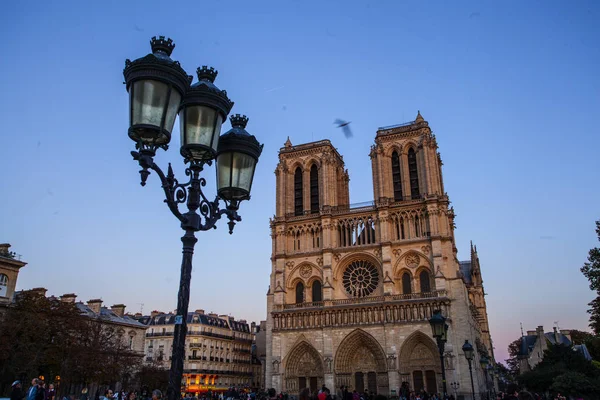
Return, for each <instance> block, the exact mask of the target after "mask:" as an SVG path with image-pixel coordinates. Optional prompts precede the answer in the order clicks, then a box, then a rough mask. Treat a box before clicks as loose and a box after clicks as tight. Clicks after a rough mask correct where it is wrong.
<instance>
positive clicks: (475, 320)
mask: <svg viewBox="0 0 600 400" xmlns="http://www.w3.org/2000/svg"><path fill="white" fill-rule="evenodd" d="M437 149H438V146H437V143H436V138H435V136H434V135H433V134H432V133H431V129H430V128H429V124H428V123H427V122H426V121H425V120H424V119H423V117H422V116H421V115H420V113H419V114H418V115H417V118H416V119H415V121H412V122H410V123H406V124H402V125H396V126H392V127H386V128H380V129H379V130H378V131H377V134H376V136H375V144H374V145H373V146H372V147H371V151H370V154H369V155H370V157H371V164H372V173H373V199H374V200H373V201H372V202H369V203H366V204H365V203H363V204H356V205H355V204H351V203H350V198H349V190H348V182H349V175H348V171H347V170H346V169H345V167H344V161H343V157H342V156H341V155H340V154H339V153H338V151H337V150H336V149H335V148H334V147H333V146H332V144H331V142H330V141H329V140H321V141H317V142H312V143H306V144H301V145H296V146H294V145H292V143H291V142H290V140H289V138H288V140H287V142H286V143H285V145H284V147H282V148H281V149H280V151H279V163H278V165H277V168H276V170H275V175H276V186H277V187H276V189H277V190H276V196H277V198H276V213H275V216H274V218H273V219H272V220H271V237H272V240H273V247H272V256H271V262H272V271H271V276H270V287H269V292H268V294H267V311H268V313H267V359H266V372H265V380H266V382H265V383H266V387H267V388H269V387H273V388H275V389H276V390H277V391H278V392H288V393H290V394H296V395H297V394H298V393H299V391H300V390H301V389H303V388H305V387H308V388H310V389H311V390H313V391H314V390H317V389H318V388H320V387H321V385H323V384H325V385H326V386H327V387H329V388H330V389H332V392H333V393H335V392H334V391H333V388H334V387H335V388H339V387H340V386H341V385H345V386H348V387H349V388H350V389H351V390H358V391H359V392H362V391H364V390H365V389H368V390H369V392H371V393H379V394H383V395H386V396H389V395H393V394H394V393H398V391H399V389H400V387H401V386H404V387H409V388H410V390H426V391H428V392H429V393H433V392H437V393H441V392H442V364H441V359H440V354H439V351H438V347H437V344H436V342H435V339H433V337H432V331H431V327H430V325H429V322H428V320H429V318H431V316H432V314H433V312H434V311H436V310H441V312H442V314H443V315H444V316H445V317H446V318H447V321H446V323H447V324H448V325H449V329H448V340H447V343H446V345H445V350H444V363H445V369H446V381H447V383H448V384H447V390H448V393H452V392H453V390H452V389H451V385H450V383H451V382H456V383H458V384H459V387H458V389H457V391H456V392H457V393H456V394H457V395H460V394H465V395H469V396H470V395H471V381H470V377H469V366H468V364H467V361H466V359H465V357H464V354H463V352H462V350H461V347H462V345H463V343H464V342H465V340H469V342H470V343H472V344H473V347H475V348H476V357H475V360H474V361H473V363H472V367H473V379H474V384H475V392H476V393H477V395H478V396H479V395H480V394H481V393H484V392H485V391H487V390H490V389H491V385H492V382H491V376H488V375H491V374H489V373H488V371H487V370H486V369H485V368H483V367H482V365H481V364H480V362H479V360H480V358H481V357H483V356H486V357H488V358H489V359H491V360H493V347H492V341H491V337H490V333H489V327H488V322H487V311H486V306H485V299H484V290H483V281H482V279H481V270H480V265H479V258H478V256H477V252H476V249H475V248H473V247H472V248H471V257H470V260H468V261H464V262H459V261H458V258H457V248H456V246H455V240H454V210H453V209H452V208H451V207H449V199H448V195H447V194H446V193H445V191H444V184H443V179H442V161H441V157H440V154H439V153H438V151H437ZM455 386H456V385H455Z"/></svg>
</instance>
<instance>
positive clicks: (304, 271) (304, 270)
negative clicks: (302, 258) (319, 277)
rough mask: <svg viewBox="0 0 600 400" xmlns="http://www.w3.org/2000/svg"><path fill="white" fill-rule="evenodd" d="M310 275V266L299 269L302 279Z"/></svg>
mask: <svg viewBox="0 0 600 400" xmlns="http://www.w3.org/2000/svg"><path fill="white" fill-rule="evenodd" d="M311 275H312V267H311V266H310V265H303V266H302V267H300V276H301V277H303V278H308V277H309V276H311Z"/></svg>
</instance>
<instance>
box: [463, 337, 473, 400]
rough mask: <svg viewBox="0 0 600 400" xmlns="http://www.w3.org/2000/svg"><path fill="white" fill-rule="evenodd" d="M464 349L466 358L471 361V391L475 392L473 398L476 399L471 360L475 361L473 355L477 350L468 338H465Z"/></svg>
mask: <svg viewBox="0 0 600 400" xmlns="http://www.w3.org/2000/svg"><path fill="white" fill-rule="evenodd" d="M462 351H463V353H465V358H466V359H467V362H468V363H469V374H470V375H471V391H472V393H473V400H475V384H474V383H473V367H472V366H471V362H472V361H473V357H474V356H475V351H474V350H473V345H472V344H471V343H469V341H468V340H465V344H463V346H462Z"/></svg>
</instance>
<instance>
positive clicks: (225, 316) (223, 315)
mask: <svg viewBox="0 0 600 400" xmlns="http://www.w3.org/2000/svg"><path fill="white" fill-rule="evenodd" d="M219 318H221V319H224V320H225V321H227V320H228V319H229V318H228V317H227V315H225V314H221V315H219Z"/></svg>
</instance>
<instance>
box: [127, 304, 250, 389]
mask: <svg viewBox="0 0 600 400" xmlns="http://www.w3.org/2000/svg"><path fill="white" fill-rule="evenodd" d="M137 319H138V320H139V321H140V322H141V323H143V324H145V325H146V326H147V328H146V335H145V337H146V343H145V362H146V363H148V364H153V365H157V366H159V367H164V368H170V365H171V353H172V351H173V333H174V330H175V314H174V313H163V312H159V311H153V312H152V313H151V315H150V316H143V317H137ZM187 327H188V331H187V336H186V344H185V359H184V364H183V372H184V380H185V385H186V392H187V393H198V392H206V391H209V390H210V391H222V390H226V389H228V388H229V387H232V386H235V387H247V388H258V387H261V386H262V373H261V372H262V370H261V368H260V362H259V361H258V359H257V357H256V356H255V355H253V348H254V349H255V348H256V347H255V346H254V345H253V343H254V338H255V333H256V331H257V329H258V328H257V327H256V325H255V323H251V324H248V323H247V322H246V320H243V319H240V320H236V319H235V318H234V317H232V316H229V315H218V314H215V313H206V312H205V311H204V310H201V309H198V310H196V311H194V312H189V313H188V316H187Z"/></svg>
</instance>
